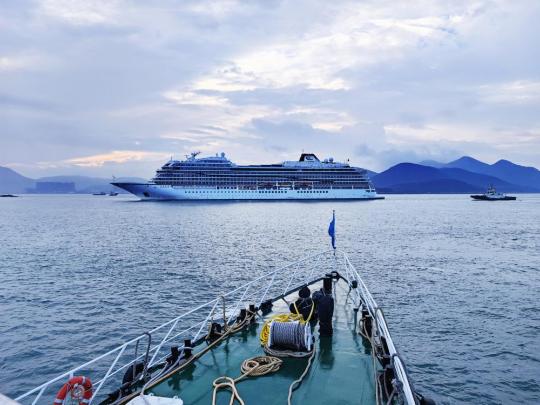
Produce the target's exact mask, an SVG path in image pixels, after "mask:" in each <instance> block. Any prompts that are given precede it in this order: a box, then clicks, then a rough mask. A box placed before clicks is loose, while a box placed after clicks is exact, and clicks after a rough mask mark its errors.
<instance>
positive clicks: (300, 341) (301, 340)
mask: <svg viewBox="0 0 540 405" xmlns="http://www.w3.org/2000/svg"><path fill="white" fill-rule="evenodd" d="M306 328H309V325H307V324H304V325H302V324H301V323H299V322H297V321H295V322H277V321H274V322H272V324H271V325H270V340H269V342H268V343H269V345H268V346H272V347H276V346H277V347H281V348H283V349H292V350H297V351H300V350H309V347H308V345H309V343H308V342H306V340H307V339H309V337H311V334H310V333H308V331H306Z"/></svg>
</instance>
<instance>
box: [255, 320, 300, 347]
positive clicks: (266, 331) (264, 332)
mask: <svg viewBox="0 0 540 405" xmlns="http://www.w3.org/2000/svg"><path fill="white" fill-rule="evenodd" d="M272 321H276V322H294V321H298V322H300V323H301V324H304V323H306V322H305V321H304V317H303V316H302V315H300V314H279V315H274V316H272V317H271V318H269V319H267V320H266V321H265V322H264V325H263V327H262V329H261V334H260V335H259V340H260V341H261V346H264V347H266V346H268V340H269V337H270V324H271V323H272Z"/></svg>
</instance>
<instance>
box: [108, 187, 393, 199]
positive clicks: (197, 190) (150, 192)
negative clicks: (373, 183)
mask: <svg viewBox="0 0 540 405" xmlns="http://www.w3.org/2000/svg"><path fill="white" fill-rule="evenodd" d="M112 184H113V185H115V186H117V187H120V188H122V189H124V190H126V191H128V192H130V193H131V194H134V195H136V196H137V197H139V198H140V199H141V200H379V199H384V197H382V196H379V195H378V194H377V192H376V191H375V190H373V189H371V190H368V189H352V188H351V189H324V190H301V189H280V190H267V189H260V190H247V189H236V188H216V187H214V188H211V187H208V188H205V187H191V188H188V187H174V186H169V185H157V184H151V183H112Z"/></svg>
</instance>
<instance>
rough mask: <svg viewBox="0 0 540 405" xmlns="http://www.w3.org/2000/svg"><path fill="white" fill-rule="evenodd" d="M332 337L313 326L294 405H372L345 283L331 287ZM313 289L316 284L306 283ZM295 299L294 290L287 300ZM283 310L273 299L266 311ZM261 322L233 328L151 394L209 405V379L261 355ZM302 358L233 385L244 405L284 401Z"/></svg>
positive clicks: (233, 372)
mask: <svg viewBox="0 0 540 405" xmlns="http://www.w3.org/2000/svg"><path fill="white" fill-rule="evenodd" d="M335 286H336V289H335V290H336V302H335V309H334V322H333V324H334V336H333V337H332V338H324V337H323V338H321V337H319V334H318V328H319V327H318V325H317V326H316V327H315V329H314V336H315V347H316V353H315V358H314V359H313V364H312V367H311V369H310V371H309V373H308V374H307V376H306V377H305V379H304V381H303V383H302V385H301V386H300V388H298V389H297V390H296V391H294V393H293V403H295V404H304V403H305V404H308V403H311V404H319V403H321V404H322V403H325V404H374V403H375V388H374V380H373V364H372V358H371V351H370V348H369V346H364V343H363V341H362V340H363V339H362V337H361V336H359V335H358V334H357V333H356V332H355V331H354V315H353V310H352V305H351V304H350V303H346V300H345V298H346V295H347V288H348V287H347V285H346V284H345V283H344V282H342V281H340V282H338V283H337V284H336V285H335ZM310 288H311V291H312V292H313V291H316V290H317V289H318V288H320V286H317V287H316V286H311V287H310ZM296 298H297V295H296V294H293V295H291V296H290V297H287V301H292V300H294V299H296ZM283 312H288V308H287V306H286V305H285V303H284V302H283V301H278V302H276V303H274V308H273V311H272V312H271V313H270V314H269V316H271V315H275V314H277V313H283ZM261 327H262V322H258V323H257V324H254V325H251V327H250V328H248V329H247V330H244V331H241V332H238V333H237V334H235V335H233V336H232V337H230V338H228V339H227V340H225V341H224V342H222V343H221V344H219V345H218V346H216V347H215V348H214V349H213V350H211V351H210V352H208V353H206V354H205V355H204V356H202V357H201V358H200V359H199V360H197V361H196V362H195V363H194V364H193V365H191V366H188V368H186V369H185V370H183V371H181V372H180V373H177V374H175V375H174V376H172V377H171V378H169V379H168V380H165V381H164V382H162V383H161V384H159V385H157V386H156V387H154V388H152V389H151V390H150V392H152V393H154V395H157V396H164V397H172V396H175V395H176V396H178V397H179V398H181V399H182V400H183V401H184V404H186V405H192V404H211V402H212V390H213V386H212V382H213V381H214V379H215V378H217V377H220V376H229V377H232V378H236V377H238V376H239V375H240V366H241V364H242V362H243V361H244V360H245V359H247V358H250V357H255V356H262V355H265V353H264V351H263V350H262V348H261V346H260V343H259V332H260V330H261ZM306 362H307V359H294V358H285V359H284V363H283V365H282V366H281V368H280V370H279V371H278V372H276V373H274V374H270V375H265V376H261V377H256V378H252V377H248V378H246V379H244V380H242V381H240V382H239V383H238V384H237V389H238V392H239V394H240V396H241V397H242V399H243V400H244V401H245V403H246V404H247V405H249V404H286V403H287V393H288V388H289V385H290V384H291V383H292V382H293V381H294V380H295V379H297V378H298V377H299V376H300V375H301V374H302V372H303V370H304V368H305V366H306ZM229 398H230V393H229V391H227V390H221V391H220V393H219V394H218V401H217V402H218V404H228V403H229Z"/></svg>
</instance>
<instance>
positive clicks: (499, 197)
mask: <svg viewBox="0 0 540 405" xmlns="http://www.w3.org/2000/svg"><path fill="white" fill-rule="evenodd" d="M471 198H472V199H473V200H480V201H513V200H515V199H516V197H514V196H509V195H506V194H503V193H499V192H497V190H495V187H493V185H490V186H489V187H488V189H487V191H486V192H485V193H484V194H473V195H471Z"/></svg>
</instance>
